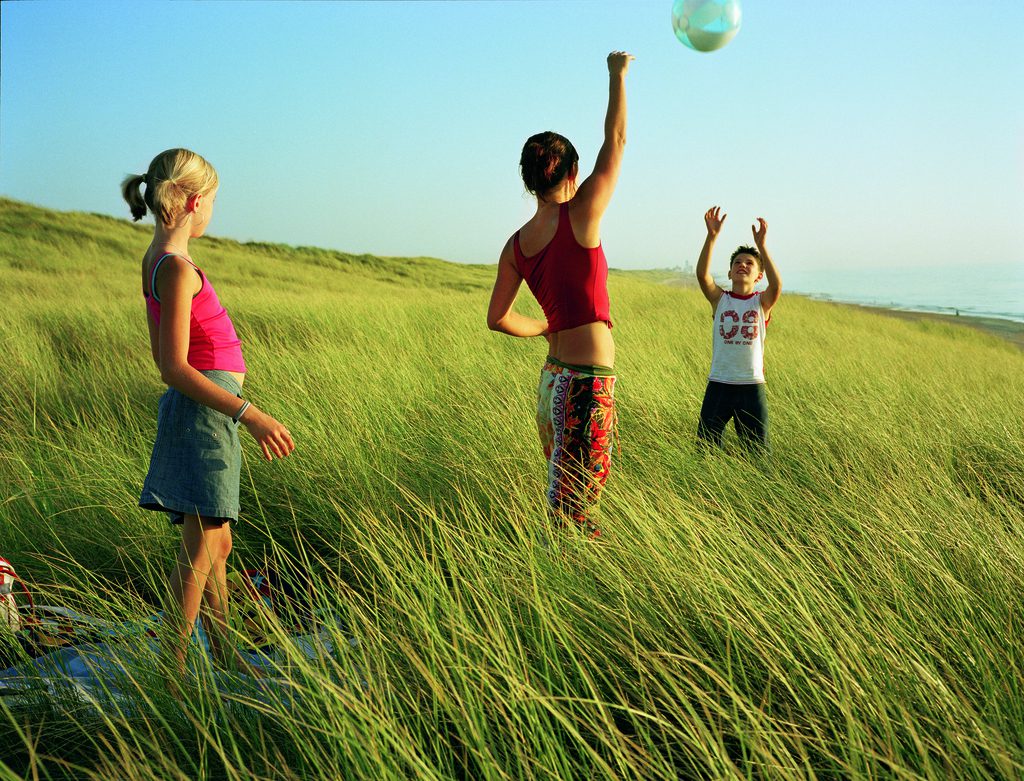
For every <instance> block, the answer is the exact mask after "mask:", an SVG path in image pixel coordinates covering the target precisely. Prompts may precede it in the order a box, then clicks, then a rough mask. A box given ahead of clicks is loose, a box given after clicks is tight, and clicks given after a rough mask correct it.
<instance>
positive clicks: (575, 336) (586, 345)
mask: <svg viewBox="0 0 1024 781" xmlns="http://www.w3.org/2000/svg"><path fill="white" fill-rule="evenodd" d="M548 345H549V348H548V354H549V355H551V357H553V358H557V359H558V360H560V361H561V362H562V363H572V364H576V365H577V366H607V367H608V368H612V367H613V366H615V341H614V340H613V339H612V331H611V329H610V328H609V327H608V324H607V323H605V322H603V321H600V320H599V321H597V322H594V323H587V324H586V325H579V326H576V327H575V328H568V329H566V330H564V331H556V332H555V333H553V334H550V335H549V337H548Z"/></svg>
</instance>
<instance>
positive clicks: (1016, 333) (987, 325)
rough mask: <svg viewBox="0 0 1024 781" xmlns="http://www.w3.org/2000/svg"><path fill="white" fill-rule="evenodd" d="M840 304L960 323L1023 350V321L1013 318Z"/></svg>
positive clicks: (908, 317) (902, 316)
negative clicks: (999, 338)
mask: <svg viewBox="0 0 1024 781" xmlns="http://www.w3.org/2000/svg"><path fill="white" fill-rule="evenodd" d="M841 306H856V307H858V308H860V309H867V310H870V311H872V312H875V313H877V314H880V315H887V316H889V317H898V318H900V319H902V320H934V321H937V322H943V323H951V324H953V325H962V326H964V327H966V328H976V329H977V330H979V331H985V332H986V333H989V334H994V335H995V336H998V337H1001V338H1003V339H1006V340H1007V341H1008V342H1012V343H1013V344H1015V345H1017V347H1018V348H1019V349H1021V350H1024V323H1017V322H1014V321H1013V320H1001V319H999V318H997V317H969V316H967V315H959V316H958V315H946V314H940V313H938V312H909V311H906V310H903V309H885V308H884V307H875V306H860V305H858V304H841Z"/></svg>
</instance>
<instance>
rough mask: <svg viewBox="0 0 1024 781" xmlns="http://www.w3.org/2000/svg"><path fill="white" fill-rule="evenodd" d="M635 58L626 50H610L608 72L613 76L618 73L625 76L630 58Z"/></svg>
mask: <svg viewBox="0 0 1024 781" xmlns="http://www.w3.org/2000/svg"><path fill="white" fill-rule="evenodd" d="M635 59H636V57H634V56H633V55H632V54H629V53H627V52H612V53H611V54H609V55H608V72H609V73H610V74H612V75H613V76H614V75H616V74H619V73H621V74H622V75H623V76H625V75H626V71H628V70H629V63H630V60H635Z"/></svg>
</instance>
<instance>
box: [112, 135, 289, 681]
mask: <svg viewBox="0 0 1024 781" xmlns="http://www.w3.org/2000/svg"><path fill="white" fill-rule="evenodd" d="M217 187H218V179H217V172H216V171H215V170H214V168H213V166H212V165H210V164H209V163H208V162H207V161H206V160H204V159H203V158H202V157H200V156H199V155H197V154H196V153H195V152H191V151H189V150H187V149H168V150H167V151H166V152H161V153H160V154H159V155H157V156H156V157H155V158H153V162H151V163H150V164H149V169H148V170H147V171H146V173H145V174H140V175H135V176H128V177H127V178H126V179H125V180H124V181H123V182H122V184H121V192H122V195H123V196H124V199H125V201H127V202H128V205H129V207H130V208H131V213H132V217H133V218H134V219H135V220H136V221H137V220H140V219H142V218H143V217H144V216H146V214H147V212H150V213H152V214H153V216H154V219H155V226H154V229H153V240H152V241H151V242H150V245H149V247H148V248H147V249H146V251H145V253H144V254H143V256H142V294H143V297H144V298H145V301H146V313H147V323H148V325H149V340H150V347H151V349H152V354H153V360H154V362H155V363H156V365H157V368H158V369H159V371H160V378H161V379H162V380H163V381H164V382H165V383H167V386H168V388H167V391H166V392H165V393H164V394H163V396H161V398H160V405H159V412H158V415H157V434H156V442H155V443H154V445H153V455H152V457H151V459H150V464H149V472H148V474H147V475H146V479H145V482H144V484H143V488H142V495H141V497H140V498H139V506H140V507H143V508H145V509H147V510H157V511H160V512H165V513H167V514H168V515H169V516H170V520H171V522H172V523H174V524H180V525H181V527H182V536H181V547H180V549H179V551H178V558H177V562H176V563H175V566H174V568H173V569H172V571H171V576H170V581H171V584H170V585H171V597H172V601H173V602H174V605H175V606H176V608H177V611H176V612H177V615H173V614H174V613H175V611H174V610H171V611H168V614H169V615H168V619H169V620H168V630H169V631H168V637H169V638H170V641H171V651H172V653H173V655H174V657H175V658H176V660H177V664H178V667H179V669H182V670H183V669H184V664H185V651H186V648H187V645H188V639H189V637H190V635H191V632H192V627H193V626H194V624H195V621H196V618H197V616H198V615H199V609H200V604H201V603H202V602H205V604H206V608H207V611H208V617H209V619H210V623H208V624H207V629H208V635H209V637H210V643H211V648H212V650H213V652H214V655H215V657H216V658H218V660H219V661H221V662H222V663H227V662H235V663H240V664H244V661H243V660H242V658H241V657H240V656H239V654H238V652H237V651H233V652H229V651H228V643H227V642H226V637H225V629H226V626H227V613H228V605H227V591H226V587H225V583H226V562H227V557H228V553H229V552H230V551H231V526H230V522H231V521H236V520H238V511H239V506H238V486H239V475H240V467H241V448H240V445H239V440H238V426H239V424H241V425H243V426H245V428H246V429H247V430H248V431H249V433H250V434H252V436H253V437H255V439H256V441H257V442H259V444H260V448H261V449H262V451H263V455H264V457H265V458H266V459H267V460H268V461H269V460H272V459H273V458H274V457H275V456H277V457H278V458H282V457H284V456H287V455H288V454H289V453H291V452H292V451H293V450H294V449H295V444H294V442H293V441H292V437H291V434H290V433H289V432H288V429H287V428H285V427H284V426H283V425H282V424H281V423H279V422H278V421H276V420H274V418H272V417H271V416H270V415H267V414H266V413H264V412H262V411H261V410H259V409H258V408H257V407H256V406H255V405H254V404H252V403H251V402H249V401H246V400H245V399H243V398H242V385H243V383H244V381H245V371H246V367H245V361H244V360H243V359H242V349H241V342H240V341H239V339H238V336H237V335H236V333H235V329H234V326H233V325H232V323H231V318H230V317H229V316H228V313H227V312H226V311H225V309H224V307H223V306H221V304H220V300H219V299H218V298H217V294H216V292H214V289H213V286H212V285H211V284H210V280H209V279H208V278H207V276H206V274H205V273H203V271H202V270H201V269H200V268H199V266H197V265H196V264H195V263H194V262H193V260H192V257H191V255H190V254H189V246H188V243H189V240H190V239H197V238H199V237H200V236H202V235H203V234H204V233H205V232H206V229H207V227H208V226H209V224H210V218H211V216H212V215H213V207H214V203H215V201H216V200H217Z"/></svg>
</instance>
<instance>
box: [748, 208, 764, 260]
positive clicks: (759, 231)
mask: <svg viewBox="0 0 1024 781" xmlns="http://www.w3.org/2000/svg"><path fill="white" fill-rule="evenodd" d="M750 232H751V233H753V234H754V244H756V245H757V248H758V250H760V251H761V252H762V253H764V237H765V235H766V234H767V233H768V223H767V222H765V221H764V217H758V218H757V225H751V226H750Z"/></svg>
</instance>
